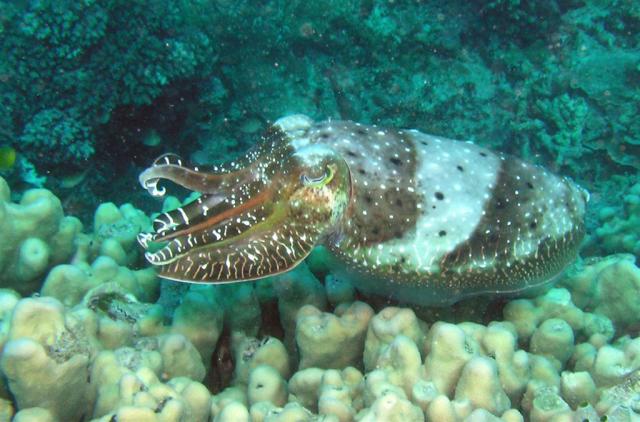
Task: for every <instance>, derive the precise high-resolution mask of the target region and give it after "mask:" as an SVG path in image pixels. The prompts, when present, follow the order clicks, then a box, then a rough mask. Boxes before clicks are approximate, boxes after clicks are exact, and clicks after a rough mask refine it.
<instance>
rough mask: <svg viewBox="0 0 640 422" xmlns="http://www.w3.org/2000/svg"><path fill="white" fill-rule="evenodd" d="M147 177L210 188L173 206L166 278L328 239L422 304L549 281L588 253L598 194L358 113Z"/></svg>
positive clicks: (163, 230) (286, 265)
mask: <svg viewBox="0 0 640 422" xmlns="http://www.w3.org/2000/svg"><path fill="white" fill-rule="evenodd" d="M170 157H171V158H170V159H169V158H167V159H165V160H164V162H163V160H162V159H161V160H159V161H158V162H156V163H155V164H154V166H153V167H151V168H150V169H149V170H146V171H145V172H144V173H143V175H141V179H140V180H141V183H142V184H143V186H144V187H146V188H148V189H150V191H152V192H153V193H162V190H159V189H158V188H157V183H158V181H159V179H162V178H168V179H170V180H172V181H175V182H177V183H180V184H182V185H183V186H186V187H188V188H190V189H195V190H199V191H201V192H204V194H203V196H202V197H201V198H199V199H198V200H197V201H195V202H194V203H192V204H189V205H187V206H186V207H183V208H181V209H178V210H176V211H173V212H171V213H167V214H165V215H163V216H161V217H160V218H159V219H158V220H156V223H155V224H154V229H155V231H156V234H153V235H149V234H144V235H142V236H141V238H140V240H141V244H142V245H143V246H144V247H145V248H146V247H147V246H148V244H149V242H154V241H155V242H158V241H160V242H162V241H168V242H169V243H168V245H167V246H165V248H164V249H161V250H160V251H158V252H155V253H147V258H148V260H149V261H150V262H151V263H153V264H156V265H160V266H161V275H162V276H165V277H168V278H173V279H179V280H184V281H192V282H213V283H217V282H233V281H242V280H248V279H255V278H260V277H264V276H268V275H272V274H276V273H279V272H282V271H286V270H288V269H291V268H293V267H294V266H295V265H297V263H299V262H300V261H301V260H302V259H303V258H304V257H305V256H306V255H307V254H308V253H309V252H310V251H311V249H312V248H313V246H314V245H317V244H324V245H325V246H326V247H327V248H328V249H329V250H330V251H331V252H332V253H333V254H334V256H335V257H336V258H337V261H338V262H339V263H340V266H339V267H340V269H339V270H337V271H338V272H339V273H342V274H345V275H346V276H348V277H349V278H350V279H351V280H352V281H353V282H355V283H356V285H357V287H358V288H360V289H362V290H365V291H368V292H372V293H377V294H382V295H386V296H389V297H393V298H396V299H400V300H404V301H410V302H417V303H421V304H446V303H451V302H455V301H457V300H459V299H461V298H463V297H466V296H471V295H476V294H481V293H512V292H518V291H521V290H525V289H527V288H530V287H534V286H538V285H541V284H543V283H545V282H547V281H549V280H550V279H552V278H553V277H554V276H556V275H557V274H558V273H560V272H561V271H562V269H563V268H564V267H565V266H566V265H567V264H568V263H570V262H571V261H572V260H573V259H574V258H575V256H576V254H577V250H578V247H579V245H580V242H581V239H582V237H583V232H584V223H583V218H584V212H585V204H586V201H587V195H586V192H585V191H583V190H582V189H580V188H579V187H578V186H576V185H575V184H574V183H573V182H571V181H570V180H568V179H566V178H562V177H559V176H556V175H553V174H551V173H549V172H547V171H546V170H544V169H543V168H541V167H538V166H534V165H530V164H527V163H525V162H523V161H520V160H518V159H516V158H513V157H508V156H504V155H501V154H497V153H494V152H491V151H489V150H487V149H485V148H482V147H479V146H477V145H474V144H471V143H466V142H460V141H454V140H450V139H446V138H441V137H435V136H430V135H426V134H423V133H420V132H418V131H415V130H393V129H384V128H378V127H375V126H365V125H361V124H359V123H354V122H347V121H325V122H317V123H316V122H313V121H311V120H310V119H309V118H307V117H305V116H300V115H295V116H289V117H286V118H283V119H280V120H278V121H277V122H276V123H275V125H274V126H273V128H272V129H270V131H269V132H268V136H267V137H266V138H265V139H264V140H263V142H262V143H261V144H259V145H258V146H257V147H256V148H254V149H253V150H252V151H250V152H249V153H248V154H247V157H246V158H245V159H244V160H242V162H241V163H235V164H233V165H229V166H226V167H224V168H222V169H218V170H217V171H216V170H215V169H214V170H213V171H203V170H202V169H189V168H186V167H184V166H183V165H182V163H179V164H178V163H177V161H176V158H175V157H172V156H170Z"/></svg>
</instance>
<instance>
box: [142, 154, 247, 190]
mask: <svg viewBox="0 0 640 422" xmlns="http://www.w3.org/2000/svg"><path fill="white" fill-rule="evenodd" d="M214 169H218V167H215V168H214ZM250 178H251V169H250V168H246V167H245V168H244V169H239V170H237V171H218V172H212V171H209V169H206V170H205V169H200V168H198V167H193V168H191V167H187V166H184V165H183V162H182V159H181V158H180V157H179V156H177V155H175V154H165V155H162V156H160V157H158V158H157V159H156V160H155V161H154V163H153V164H152V165H151V167H149V168H148V169H146V170H145V171H143V172H142V173H140V176H139V177H138V180H139V181H140V184H141V185H142V186H143V187H144V188H145V189H147V191H148V192H149V193H150V194H151V195H152V196H164V194H165V193H166V189H165V188H164V187H162V188H158V183H159V182H160V180H162V179H166V180H170V181H172V182H174V183H176V184H178V185H180V186H183V187H185V188H187V189H190V190H193V191H198V192H202V193H209V194H214V193H215V194H220V193H221V190H222V191H224V190H225V188H228V187H230V186H234V185H236V184H238V183H240V182H242V181H245V180H248V179H250Z"/></svg>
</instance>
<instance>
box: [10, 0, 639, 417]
mask: <svg viewBox="0 0 640 422" xmlns="http://www.w3.org/2000/svg"><path fill="white" fill-rule="evenodd" d="M639 34H640V3H639V2H637V1H633V0H604V1H590V0H588V1H573V0H567V1H556V0H551V1H544V2H543V1H522V0H493V1H489V0H487V1H473V2H467V1H462V0H459V1H415V0H412V1H409V0H387V1H382V0H362V1H342V0H339V1H325V2H310V1H297V0H293V1H260V2H256V1H237V2H232V1H228V0H178V1H150V0H135V1H130V0H127V1H124V0H81V1H78V0H73V1H72V0H30V1H29V0H22V1H14V0H12V1H0V52H1V53H2V60H0V111H1V113H0V175H1V176H2V177H0V287H1V288H2V289H0V375H1V382H0V420H11V419H12V418H14V419H13V420H16V421H22V422H24V421H38V422H39V421H60V422H67V421H89V420H100V421H105V422H106V421H119V422H123V421H147V420H149V421H154V420H158V421H185V422H187V421H208V420H214V421H243V420H252V421H289V420H291V421H294V420H295V421H301V420H322V421H350V420H364V421H394V420H397V421H413V420H416V421H422V420H428V421H438V422H440V421H445V422H446V421H463V420H469V421H494V420H503V421H520V420H530V421H570V420H581V421H582V420H586V421H598V420H603V419H604V418H606V419H607V420H609V421H633V420H639V419H640V338H639V337H638V336H639V331H640V330H639V328H640V269H639V268H638V266H637V265H636V264H635V261H636V259H637V258H638V257H639V256H640V175H639V171H638V170H639V169H640V120H639V119H638V115H640V35H639ZM291 113H305V114H307V115H310V116H312V117H313V118H316V119H324V118H340V119H350V120H356V121H360V122H363V123H375V124H380V125H388V126H395V127H411V128H417V129H420V130H422V131H423V132H426V133H434V134H438V135H442V136H446V137H450V138H458V139H467V140H472V141H474V142H476V143H478V144H481V145H485V146H489V147H492V148H494V149H497V150H500V151H503V152H506V153H510V154H513V155H517V156H519V157H522V158H524V159H525V160H527V161H531V162H534V163H537V164H541V165H543V166H545V167H547V168H549V169H551V170H553V171H554V172H556V173H560V174H563V175H566V176H569V177H572V178H573V179H574V180H576V181H577V182H578V183H580V184H581V185H582V186H584V187H586V188H587V189H589V191H590V192H591V201H590V203H589V210H588V215H587V229H588V233H587V237H586V240H585V243H584V246H583V248H582V250H581V255H582V257H581V258H580V259H579V260H578V262H577V263H576V264H575V265H574V266H572V267H571V268H570V269H569V270H568V271H567V272H566V274H565V275H564V277H562V278H561V279H560V280H559V281H558V282H557V283H556V284H555V285H554V286H551V287H550V289H549V290H547V291H546V292H542V293H539V295H538V296H536V297H529V298H491V297H486V298H480V299H474V300H471V301H466V302H461V303H458V304H456V305H454V306H451V307H448V308H431V309H429V308H423V307H418V306H411V305H404V304H399V303H391V302H388V301H386V299H385V298H384V297H367V296H364V295H362V294H361V293H359V292H357V291H356V290H355V289H354V288H353V287H352V286H351V285H350V284H349V282H348V281H346V280H341V279H338V278H336V277H334V276H332V274H331V271H332V268H331V267H330V266H328V264H327V260H326V258H325V256H324V255H323V252H322V251H318V252H317V253H315V254H313V255H312V256H311V257H310V258H309V259H308V260H307V262H306V264H304V265H302V266H300V267H298V268H297V269H296V270H295V271H293V272H290V273H287V274H285V275H282V276H279V277H276V278H273V279H267V280H263V281H258V282H255V283H244V284H236V285H226V286H197V285H190V286H189V285H183V284H178V283H174V282H168V281H161V280H160V279H159V278H158V277H157V276H156V273H155V270H154V269H153V268H150V267H148V266H147V265H146V264H145V262H144V259H143V258H142V256H141V250H140V248H139V246H138V245H137V243H136V241H135V238H136V235H137V234H138V233H139V232H140V231H144V230H149V227H150V221H151V220H150V215H151V212H152V211H156V210H157V209H159V208H160V204H159V203H154V202H151V201H150V200H149V199H147V198H146V196H145V192H144V190H143V189H142V188H140V187H139V185H138V184H137V175H138V174H139V172H140V171H141V170H142V169H143V168H144V167H146V166H148V165H149V164H150V163H151V162H152V161H153V159H154V158H155V157H156V156H158V155H159V154H161V153H165V152H169V151H171V152H176V153H179V154H180V155H182V156H183V157H185V158H187V159H188V160H189V161H191V162H193V163H196V164H210V163H217V162H221V161H226V160H230V159H233V158H234V157H237V156H238V155H239V154H241V153H242V151H244V150H245V149H246V148H248V147H249V146H250V145H252V144H253V143H254V142H255V140H256V138H257V136H258V135H259V133H260V132H261V131H262V130H263V129H264V128H265V127H266V126H267V125H268V123H269V122H272V121H273V120H275V119H277V118H278V117H280V116H283V115H287V114H291ZM9 186H11V189H10V188H9ZM132 204H133V205H132ZM178 204H180V200H179V199H176V198H173V197H171V198H169V199H167V200H166V201H165V203H164V208H165V209H170V208H174V207H176V206H177V205H178Z"/></svg>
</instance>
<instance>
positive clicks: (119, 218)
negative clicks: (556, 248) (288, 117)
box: [0, 182, 640, 422]
mask: <svg viewBox="0 0 640 422" xmlns="http://www.w3.org/2000/svg"><path fill="white" fill-rule="evenodd" d="M3 183H4V182H3ZM2 186H5V192H8V187H6V186H7V185H6V183H4V184H2ZM35 193H37V194H38V195H39V196H40V197H44V198H46V199H47V200H48V201H49V202H50V203H51V202H52V201H53V202H52V203H54V204H55V196H53V194H51V193H50V192H48V191H45V190H37V191H35ZM35 193H27V194H25V197H27V198H28V197H30V196H32V195H34V194H35ZM6 196H7V195H5V197H6ZM3 204H4V207H5V208H6V207H9V208H10V207H19V206H25V205H17V204H12V203H10V202H8V201H7V200H5V202H4V203H3ZM50 208H51V207H44V208H43V211H42V214H43V215H48V214H47V213H49V211H48V210H50ZM54 209H55V207H54ZM45 211H46V213H45ZM29 218H30V219H31V220H29ZM40 218H41V216H40V215H39V214H38V213H35V212H31V213H25V214H24V216H23V219H24V220H25V221H24V222H23V223H22V224H23V225H27V226H31V227H32V226H34V225H35V224H34V223H36V222H38V221H41V220H40ZM64 218H70V217H62V214H61V212H60V213H59V214H58V215H57V217H56V218H53V219H51V221H52V222H53V223H55V224H53V223H52V224H51V227H54V228H55V227H58V226H57V224H59V222H60V220H61V219H64ZM27 221H28V222H30V223H31V224H27ZM146 224H149V220H148V219H147V218H146V217H144V215H143V214H141V213H140V211H139V210H136V209H135V208H134V207H132V206H131V205H128V204H127V205H122V206H120V207H117V206H115V205H114V204H103V205H101V206H99V207H98V208H97V210H96V213H95V224H94V230H95V231H94V232H93V233H89V234H87V233H82V232H81V226H78V227H77V230H76V231H73V232H72V233H73V235H72V236H71V239H72V240H73V241H74V245H75V246H74V248H73V249H71V255H70V256H67V257H66V258H65V260H66V263H60V264H58V265H55V266H53V267H52V265H50V264H48V265H46V266H36V268H38V269H39V271H40V273H41V275H40V276H39V277H38V278H36V280H37V281H38V282H41V284H39V283H36V282H32V283H30V284H18V285H9V286H11V287H13V288H17V287H20V293H18V292H17V291H16V290H13V289H10V288H9V289H7V288H5V289H2V290H0V374H1V375H2V380H3V382H2V384H0V399H1V400H0V403H1V404H2V406H1V407H0V409H1V410H2V412H3V414H5V415H15V420H18V421H34V420H38V421H43V420H50V421H62V420H65V421H74V420H78V421H79V420H95V421H105V422H106V421H110V420H113V418H116V419H117V420H124V421H126V420H131V421H134V420H135V421H181V420H189V421H191V420H193V421H208V420H215V421H239V420H246V421H249V420H255V421H287V420H292V419H293V420H309V421H311V420H314V418H316V417H318V415H320V416H321V417H324V418H326V419H327V420H336V421H352V420H360V421H376V420H389V421H392V420H398V421H424V420H433V421H456V420H469V421H472V420H503V421H522V420H531V421H548V420H564V419H567V418H578V417H580V418H583V419H587V420H592V419H593V418H600V417H604V416H607V417H610V418H612V419H613V420H617V419H615V418H620V417H627V418H637V417H638V414H637V409H636V408H635V407H634V406H635V405H634V403H635V402H636V401H637V396H638V394H640V392H639V391H638V380H637V378H638V371H640V360H639V359H638V356H640V354H639V353H638V351H639V350H640V338H639V337H638V336H637V334H638V333H637V327H638V326H639V325H640V311H639V310H638V309H637V307H638V305H637V300H635V298H637V297H638V295H640V269H639V268H638V267H637V266H636V264H635V260H634V257H633V256H632V255H610V256H608V257H605V258H590V259H586V260H584V261H581V262H579V263H578V264H576V265H575V266H574V267H573V268H572V269H571V270H570V271H568V272H567V274H566V275H565V276H564V277H563V278H562V279H561V280H560V281H559V283H558V284H557V285H556V286H555V287H552V288H550V289H548V290H547V291H546V292H541V293H539V294H538V296H535V297H532V298H519V299H512V300H510V301H508V303H506V304H505V305H504V307H503V309H502V315H501V318H500V317H499V319H495V320H488V319H483V318H482V317H480V318H478V317H477V316H476V317H473V315H474V314H473V313H468V315H471V316H472V317H471V318H470V319H469V320H467V321H463V322H458V323H453V322H448V321H447V320H446V319H442V318H439V317H438V316H437V314H434V313H433V312H431V311H429V310H426V309H419V308H414V309H411V308H407V307H403V306H402V305H398V306H389V305H388V304H387V305H385V304H383V305H373V306H372V305H370V304H368V303H364V302H362V301H358V300H354V294H355V293H354V290H353V288H346V287H345V285H348V284H349V282H348V281H347V280H342V281H340V282H337V281H336V280H334V279H332V277H334V276H331V275H328V276H327V280H328V281H327V284H326V285H324V286H323V285H322V283H321V282H320V281H318V279H317V278H316V273H314V272H313V271H311V270H310V269H309V268H307V267H306V266H301V267H299V268H298V269H296V270H294V271H292V272H289V273H287V274H283V275H280V276H277V277H273V278H272V279H268V280H265V281H261V282H258V283H254V284H239V285H227V286H225V285H222V286H203V285H191V286H188V287H187V288H186V289H175V288H170V287H169V286H170V284H166V283H169V282H165V284H163V287H162V289H161V288H160V287H161V286H160V283H159V281H158V279H157V278H156V276H155V274H154V272H153V271H152V270H151V269H145V268H143V269H133V268H132V266H133V265H134V264H135V262H136V256H135V254H134V252H133V249H134V248H133V247H132V237H133V235H134V234H135V233H136V232H137V231H139V230H140V229H141V228H143V227H144V226H145V225H146ZM2 230H6V233H12V232H13V231H14V229H13V228H11V226H7V228H3V229H2ZM12 230H13V231H12ZM2 233H3V235H4V232H2ZM40 242H42V243H43V244H44V245H45V246H46V245H49V244H54V243H53V241H52V240H51V239H50V238H47V237H43V238H42V239H41V240H40ZM47 242H49V243H47ZM12 248H13V250H12V249H8V250H7V253H8V255H9V256H14V255H12V254H13V253H15V250H20V249H22V248H23V246H22V244H21V243H20V242H15V243H13V244H12ZM322 259H323V255H322V254H319V255H317V256H316V257H315V258H314V259H313V260H312V261H311V262H310V267H311V268H312V269H314V271H320V273H319V274H325V275H326V271H327V267H326V265H323V263H322ZM333 284H339V285H341V287H340V288H339V289H336V287H335V286H334V285H333ZM29 289H31V290H29ZM161 290H162V293H161ZM332 290H333V291H343V292H346V294H343V293H341V294H328V293H329V292H330V291H332ZM38 291H39V293H40V296H33V297H28V296H22V295H27V294H30V293H34V292H38ZM328 297H329V298H332V300H331V301H330V302H329V303H328V302H327V298H328ZM341 297H342V298H343V300H340V299H339V298H341ZM373 303H374V302H372V304H373ZM469 306H472V307H473V306H475V305H474V304H473V303H471V304H470V305H469ZM274 311H275V312H276V314H275V315H272V314H271V312H274ZM268 333H274V334H268ZM8 417H9V416H8ZM589 418H591V419H589Z"/></svg>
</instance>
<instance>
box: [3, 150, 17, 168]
mask: <svg viewBox="0 0 640 422" xmlns="http://www.w3.org/2000/svg"><path fill="white" fill-rule="evenodd" d="M16 155H17V154H16V150H15V149H13V148H12V147H9V146H1V147H0V171H7V170H11V169H12V168H13V166H14V165H15V163H16Z"/></svg>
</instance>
